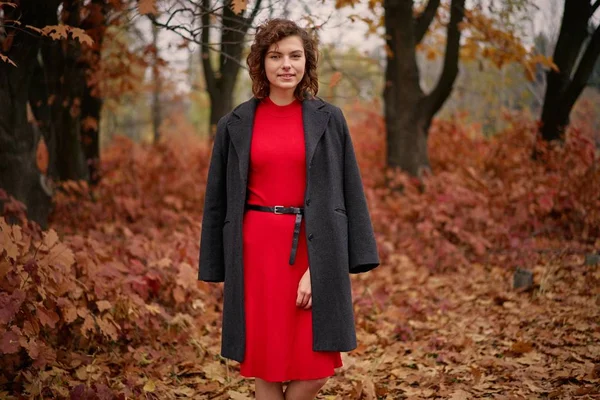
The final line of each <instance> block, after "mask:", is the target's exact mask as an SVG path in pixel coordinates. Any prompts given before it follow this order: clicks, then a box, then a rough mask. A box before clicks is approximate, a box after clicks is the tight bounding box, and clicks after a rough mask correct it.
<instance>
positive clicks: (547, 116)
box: [540, 0, 600, 141]
mask: <svg viewBox="0 0 600 400" xmlns="http://www.w3.org/2000/svg"><path fill="white" fill-rule="evenodd" d="M595 4H596V5H595V7H598V5H597V4H598V1H596V3H595ZM594 11H595V8H594V6H592V4H590V1H589V0H571V1H566V0H565V9H564V12H563V18H562V22H561V26H560V34H559V36H558V41H557V43H556V48H555V49H554V55H553V61H554V63H555V64H556V66H557V67H558V71H555V70H552V69H551V70H549V71H548V73H547V86H546V94H545V96H544V105H543V107H542V117H541V118H542V124H541V128H540V131H541V134H542V138H544V139H545V140H548V141H550V140H562V139H563V138H564V132H565V128H566V127H567V125H568V124H569V115H570V114H571V110H572V109H573V106H574V105H575V102H576V101H577V98H578V97H579V96H580V95H581V92H582V91H583V89H584V87H585V85H586V84H587V82H588V81H589V78H590V76H591V74H592V71H593V69H594V65H595V63H596V60H597V59H598V55H600V25H599V26H598V27H596V29H595V31H594V32H593V34H590V33H589V31H588V27H589V26H590V20H591V17H592V15H593V12H594ZM586 43H587V46H586ZM584 47H585V48H584Z"/></svg>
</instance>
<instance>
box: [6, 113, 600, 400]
mask: <svg viewBox="0 0 600 400" xmlns="http://www.w3.org/2000/svg"><path fill="white" fill-rule="evenodd" d="M373 121H375V120H374V119H373V118H365V122H364V124H366V125H365V127H364V128H361V127H360V126H358V127H355V128H354V130H355V131H356V132H359V133H360V132H362V136H359V137H358V139H359V140H357V146H356V147H357V148H363V149H367V150H365V151H363V152H362V153H361V154H362V156H363V161H362V162H363V166H366V168H367V170H363V178H364V179H365V184H366V187H367V191H368V193H367V194H368V198H369V199H370V202H371V204H370V209H371V212H372V218H373V221H374V227H375V230H376V235H377V239H378V245H379V246H380V251H381V255H382V264H381V265H380V266H379V267H378V268H376V269H375V270H373V271H371V272H369V273H366V274H359V275H353V276H352V287H353V299H354V311H355V316H356V329H357V336H358V348H357V349H355V350H353V351H351V352H348V353H342V360H343V364H344V365H343V367H342V368H340V369H338V370H337V371H336V374H335V376H334V377H333V378H331V379H329V381H328V382H327V384H326V385H325V387H324V388H323V389H322V390H321V392H320V394H319V397H318V398H319V399H327V400H375V399H451V400H464V399H475V398H484V399H498V400H500V399H506V400H508V399H598V398H600V263H599V260H598V255H597V254H595V253H597V250H598V246H600V241H598V240H596V239H593V240H596V242H595V243H594V242H593V240H589V239H588V237H587V236H585V237H583V239H582V240H581V242H580V243H575V242H573V243H571V242H568V241H564V240H562V239H558V240H557V239H556V238H555V239H550V238H544V237H535V238H534V239H531V236H532V235H531V234H530V232H531V231H532V230H536V231H541V230H540V227H542V228H543V227H546V226H549V227H552V229H554V230H555V231H559V232H563V231H564V232H567V233H569V232H571V237H580V236H577V235H575V234H573V233H572V232H576V231H574V230H573V229H575V228H577V227H581V226H583V227H587V228H589V229H591V230H590V231H589V232H595V231H594V230H593V229H596V228H597V227H598V223H597V221H598V217H599V214H598V207H597V206H595V204H596V205H597V204H598V200H597V192H595V193H594V190H593V186H591V185H590V184H588V183H587V182H589V181H590V179H592V180H594V179H597V175H591V174H598V171H597V169H594V168H595V167H594V165H597V164H594V158H593V157H594V156H590V157H591V158H590V159H589V160H588V161H589V162H588V161H585V160H587V159H586V158H582V157H580V156H579V155H578V154H579V153H576V152H574V150H569V152H570V153H565V154H567V155H568V154H571V153H573V155H572V156H569V157H571V158H569V157H567V156H563V155H562V154H563V153H557V154H556V156H555V160H563V159H564V160H565V165H564V166H563V167H564V168H563V167H561V168H562V170H561V171H563V172H560V174H563V175H564V176H563V175H560V174H559V172H556V171H555V169H556V168H557V167H556V168H555V165H556V163H557V162H558V161H555V162H554V164H548V163H546V164H543V165H541V166H540V161H532V160H530V157H529V155H528V154H529V153H530V149H525V150H522V153H523V154H521V155H519V156H518V157H517V156H516V155H515V154H517V152H518V151H521V149H522V148H523V143H524V140H523V139H522V138H521V137H520V136H516V137H514V136H510V135H509V136H508V138H507V139H503V140H504V141H501V140H499V141H497V142H494V141H482V142H481V143H479V142H477V143H478V144H477V146H479V147H477V146H465V145H464V143H465V141H466V140H470V139H468V138H467V136H465V135H466V133H464V132H463V133H461V130H460V126H455V125H452V126H451V127H450V128H451V129H450V128H449V129H450V130H448V131H444V132H442V133H443V134H440V135H438V136H434V137H433V138H434V139H435V138H436V137H437V138H438V139H440V138H443V139H444V140H450V143H451V145H448V144H447V143H446V142H441V144H438V145H437V147H436V146H434V147H433V149H434V150H435V149H437V150H435V152H432V160H434V161H435V160H437V161H436V162H437V163H438V164H440V167H438V168H442V167H444V168H446V169H447V170H448V171H446V172H443V171H442V172H441V173H439V174H437V175H436V176H433V177H430V178H428V181H427V184H426V185H425V186H424V187H421V186H420V184H414V185H413V186H411V185H412V184H411V183H410V182H409V180H406V179H404V178H403V179H404V181H403V182H404V188H405V189H406V190H405V191H404V192H403V193H401V194H398V192H391V191H390V190H389V189H388V188H387V187H386V186H385V185H382V183H381V182H376V181H377V180H378V179H379V178H380V177H378V176H377V174H379V175H381V174H380V172H378V171H380V170H381V160H383V159H384V158H383V157H382V155H381V151H382V146H381V143H383V142H382V141H381V137H382V132H383V130H382V129H381V127H380V128H379V131H377V132H379V133H377V132H375V133H377V134H378V135H379V136H376V135H375V133H373V129H374V128H373ZM369 129H371V131H369ZM523 129H525V128H523ZM527 129H530V130H531V128H527ZM182 130H183V129H179V128H177V127H176V126H173V131H174V132H178V134H177V135H173V136H172V137H171V138H170V139H169V140H168V141H165V143H161V144H159V145H156V146H141V145H139V144H135V143H132V142H130V141H128V140H125V139H116V140H115V143H114V144H113V145H111V146H110V147H109V148H107V149H106V150H105V151H104V153H103V162H102V181H101V183H100V185H99V186H98V187H96V188H94V190H93V191H90V190H88V188H87V187H86V186H85V185H83V186H80V185H77V184H74V183H67V184H66V185H64V186H63V187H61V188H60V190H59V191H58V192H57V195H56V198H55V201H56V208H55V210H54V212H53V214H52V219H51V225H50V230H49V231H46V232H43V233H40V232H33V233H32V232H31V231H30V230H29V229H23V230H21V229H20V228H19V227H8V225H6V224H4V223H3V220H2V219H0V238H1V239H3V240H4V241H3V244H2V246H4V247H5V248H2V247H0V255H3V258H0V276H2V282H3V283H2V289H3V291H5V293H4V294H1V296H2V297H0V300H1V301H2V302H3V303H2V304H4V305H6V307H4V306H3V309H2V310H0V311H1V312H0V328H4V327H5V326H6V329H5V331H4V332H0V334H2V335H3V337H2V340H1V341H0V350H2V352H3V353H4V354H3V355H2V362H3V370H2V371H0V398H6V399H15V400H16V399H18V398H23V397H17V396H29V397H28V398H37V397H36V396H38V397H39V398H48V399H50V398H70V399H72V400H78V399H119V400H120V399H123V400H124V399H125V398H129V399H131V398H134V399H138V398H139V399H160V400H163V399H176V398H193V399H219V400H225V399H233V400H244V399H252V398H254V392H253V388H254V382H253V380H252V379H245V378H243V377H241V376H240V375H239V365H238V364H237V363H236V362H233V361H230V360H226V359H224V358H222V357H221V356H220V355H219V353H220V343H221V331H220V324H221V310H222V301H223V298H222V295H223V285H222V284H209V283H206V282H200V281H198V280H197V275H198V251H199V249H198V247H199V238H200V222H201V218H202V214H201V211H202V210H201V209H200V208H201V204H202V202H203V193H202V189H203V188H204V185H205V182H203V181H202V179H204V177H205V176H206V173H207V169H208V160H209V149H208V148H207V147H206V146H205V145H199V144H198V141H197V140H195V141H192V140H190V139H187V138H185V137H182V136H183V135H181V133H180V132H181V131H182ZM523 132H525V133H523V135H524V136H525V137H527V131H526V130H523ZM517 133H519V132H517ZM461 135H462V136H461ZM179 137H181V139H178V140H179V144H178V143H174V142H176V141H175V139H174V138H179ZM361 137H362V139H361ZM374 137H375V138H376V139H377V138H379V139H377V143H378V144H377V145H372V144H370V143H371V142H372V141H373V140H375V139H373V138H374ZM511 138H512V139H511ZM438 139H436V140H438ZM513 139H514V140H513ZM482 140H483V139H482ZM433 142H435V140H433ZM506 143H508V144H511V143H512V144H511V146H512V147H510V148H509V149H508V150H506V149H505V147H506V146H507V144H506ZM582 143H583V142H582ZM585 143H587V142H585ZM585 143H584V145H582V149H583V150H582V154H588V153H587V152H588V150H587V147H583V146H588V144H585ZM452 146H456V148H454V147H452ZM494 146H496V147H497V148H499V149H500V150H498V151H496V150H494V149H496V147H494ZM503 146H504V147H503ZM369 149H371V150H369ZM490 149H491V150H490ZM492 150H493V151H492ZM442 151H444V152H445V153H444V152H442ZM460 151H463V152H466V151H471V152H472V153H469V154H467V155H463V153H461V152H460ZM561 151H562V150H561ZM565 151H566V150H565ZM365 154H366V155H367V156H368V157H370V160H371V161H369V160H368V159H367V160H366V159H365V158H364V155H365ZM457 154H458V156H457ZM490 154H492V155H494V154H496V156H490ZM506 154H511V155H513V156H512V157H511V158H506V157H505V155H506ZM552 154H554V153H552ZM590 154H593V153H590ZM433 155H435V158H434V156H433ZM444 157H446V158H444ZM476 157H479V159H476ZM494 157H496V158H498V160H499V161H498V162H497V163H496V162H495V161H494V160H496V158H494ZM444 160H449V161H444ZM490 160H492V161H493V162H492V161H490ZM581 160H584V161H585V162H587V163H588V164H585V165H583V166H581V167H580V168H573V167H572V165H575V164H576V163H577V162H580V163H583V161H581ZM464 162H470V163H472V164H473V165H474V166H473V167H468V168H466V170H464V171H463V172H461V171H462V170H461V171H458V170H457V171H458V172H456V171H455V172H452V171H454V170H456V168H457V167H456V165H462V164H461V163H464ZM444 163H445V164H444ZM550 167H552V168H554V169H553V170H548V168H550ZM518 168H521V169H518ZM569 174H571V175H569ZM586 174H587V175H586ZM511 179H512V181H511ZM561 179H562V180H561ZM557 182H558V183H557ZM559 183H560V184H562V185H563V186H564V188H565V189H564V190H563V192H564V193H566V194H563V192H558V191H557V190H555V188H556V187H557V186H558V184H559ZM580 183H581V184H580ZM535 185H537V186H535ZM509 187H510V188H512V189H511V190H507V189H506V190H505V188H509ZM590 188H591V189H590ZM587 189H590V190H587ZM569 190H571V191H569ZM584 190H587V191H584ZM478 191H479V192H478ZM582 191H583V192H582ZM539 193H541V194H542V195H540V194H539ZM573 204H574V205H573ZM11 207H13V206H11ZM577 207H579V208H577ZM13 209H18V207H17V206H14V207H13ZM586 213H587V214H586ZM507 215H511V216H512V217H510V218H511V219H509V217H507ZM557 215H558V217H556V216H557ZM579 216H583V217H585V218H587V219H577V218H579ZM583 217H582V218H583ZM524 218H529V219H524ZM594 218H596V219H594ZM573 227H575V228H573ZM587 228H586V229H587ZM561 229H563V230H562V231H561ZM505 232H509V233H511V234H512V233H513V232H514V233H515V234H514V236H513V237H512V238H511V242H510V243H509V246H506V242H502V241H503V240H505V238H506V237H508V235H506V234H505ZM523 232H524V233H523ZM561 234H562V233H561ZM518 235H521V236H518ZM527 235H529V236H527ZM586 235H587V231H586ZM590 235H591V236H593V235H594V234H590ZM563 236H566V235H563ZM523 238H525V239H523ZM502 243H504V244H503V245H504V246H505V247H504V248H502ZM521 244H523V246H521ZM525 244H526V246H527V248H525V247H524V246H525ZM510 246H512V247H510ZM594 246H595V247H594ZM507 248H508V249H509V252H507V254H504V253H503V252H504V251H507V250H506V249H507ZM4 250H6V252H4ZM473 260H479V261H473ZM436 263H438V264H440V266H439V267H436V265H435V264H436ZM455 264H456V265H455ZM516 265H524V267H525V268H527V269H529V270H531V271H532V273H533V283H534V284H533V287H531V288H529V289H528V290H525V291H523V290H515V289H513V288H512V286H513V285H512V282H513V273H514V270H515V267H516ZM30 277H33V279H30ZM42 281H43V282H44V284H43V285H40V284H38V283H39V282H42ZM31 310H36V312H35V313H32V312H31ZM9 328H10V331H9ZM4 366H5V367H6V368H4ZM11 395H17V396H11Z"/></svg>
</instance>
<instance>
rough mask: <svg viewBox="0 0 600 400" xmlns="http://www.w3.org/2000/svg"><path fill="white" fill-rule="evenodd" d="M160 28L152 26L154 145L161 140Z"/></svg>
mask: <svg viewBox="0 0 600 400" xmlns="http://www.w3.org/2000/svg"><path fill="white" fill-rule="evenodd" d="M158 32H159V31H158V27H157V26H156V25H152V45H153V46H154V60H153V62H154V63H153V65H152V82H153V84H154V87H153V89H152V131H153V132H154V135H153V136H154V143H158V141H159V140H160V123H161V120H162V117H161V114H162V112H161V107H160V93H161V90H162V85H161V77H160V71H159V69H158V59H159V54H158Z"/></svg>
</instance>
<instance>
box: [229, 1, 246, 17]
mask: <svg viewBox="0 0 600 400" xmlns="http://www.w3.org/2000/svg"><path fill="white" fill-rule="evenodd" d="M247 7H248V0H233V1H232V2H231V10H232V11H233V12H234V13H236V14H239V13H241V12H242V11H244V10H245V9H246V8H247Z"/></svg>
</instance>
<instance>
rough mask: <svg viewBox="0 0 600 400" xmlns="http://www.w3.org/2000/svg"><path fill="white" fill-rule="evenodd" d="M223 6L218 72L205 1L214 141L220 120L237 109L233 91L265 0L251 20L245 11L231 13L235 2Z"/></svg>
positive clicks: (203, 51)
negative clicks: (212, 57) (249, 35)
mask: <svg viewBox="0 0 600 400" xmlns="http://www.w3.org/2000/svg"><path fill="white" fill-rule="evenodd" d="M224 3H225V5H224V7H223V18H222V21H223V26H222V28H221V51H220V54H219V69H218V70H217V71H216V72H215V70H214V68H213V66H212V65H211V62H210V50H209V47H210V46H211V45H210V43H211V42H210V32H209V27H210V18H209V17H210V11H211V4H210V0H203V3H202V4H203V8H204V12H203V14H202V27H203V28H202V46H200V57H201V61H202V69H203V70H204V79H205V81H206V89H207V91H208V95H209V98H210V103H211V110H210V127H209V128H210V129H209V132H210V138H211V140H212V139H214V135H215V133H216V126H217V122H219V119H220V118H221V117H222V116H223V115H225V114H227V113H228V112H229V111H231V109H232V108H233V89H234V88H235V83H236V81H237V77H238V74H239V71H240V68H241V64H240V59H241V57H242V51H243V49H244V38H245V36H246V32H248V29H249V28H250V26H251V25H252V21H254V18H255V17H256V14H257V13H258V10H259V7H260V4H261V0H257V1H256V3H255V5H254V9H253V10H252V12H251V14H250V15H249V16H248V17H245V16H244V14H245V11H244V12H241V13H240V14H235V13H234V12H233V11H232V10H231V1H225V2H224Z"/></svg>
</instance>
